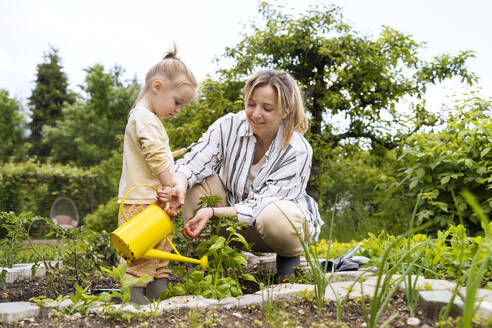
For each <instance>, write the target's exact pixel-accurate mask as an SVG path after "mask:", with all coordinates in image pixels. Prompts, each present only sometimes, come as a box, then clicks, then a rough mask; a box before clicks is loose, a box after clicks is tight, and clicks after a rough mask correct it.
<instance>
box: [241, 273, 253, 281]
mask: <svg viewBox="0 0 492 328" xmlns="http://www.w3.org/2000/svg"><path fill="white" fill-rule="evenodd" d="M241 277H243V279H244V280H246V281H253V282H257V281H256V278H255V276H253V275H252V274H249V273H243V274H242V275H241Z"/></svg>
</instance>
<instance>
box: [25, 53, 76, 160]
mask: <svg viewBox="0 0 492 328" xmlns="http://www.w3.org/2000/svg"><path fill="white" fill-rule="evenodd" d="M36 71H37V73H36V81H35V83H36V86H35V88H34V89H33V90H32V94H31V96H30V97H29V106H30V110H31V112H32V115H31V119H32V121H31V123H30V124H29V125H30V129H31V136H30V141H31V143H32V148H31V151H30V153H31V155H38V156H40V157H41V158H44V157H47V156H48V155H49V153H50V149H51V147H50V145H48V144H43V143H42V129H43V126H55V121H56V120H57V119H60V118H61V115H62V106H63V104H64V103H65V102H66V103H68V104H72V103H73V102H74V100H75V97H74V94H73V93H71V92H70V91H69V90H68V79H67V76H66V75H65V73H64V72H63V66H62V65H61V59H60V57H59V56H58V50H57V49H55V48H53V47H51V48H50V49H49V51H48V53H46V54H45V55H44V62H43V63H41V64H38V65H37V69H36Z"/></svg>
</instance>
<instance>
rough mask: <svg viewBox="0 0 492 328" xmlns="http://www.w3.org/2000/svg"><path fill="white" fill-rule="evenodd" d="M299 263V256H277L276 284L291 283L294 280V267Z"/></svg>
mask: <svg viewBox="0 0 492 328" xmlns="http://www.w3.org/2000/svg"><path fill="white" fill-rule="evenodd" d="M300 263H301V259H300V257H299V256H292V257H287V256H280V255H278V254H277V275H276V277H275V278H276V279H275V280H276V281H277V283H285V282H292V281H293V280H294V278H295V274H296V267H297V266H298V265H299V264H300Z"/></svg>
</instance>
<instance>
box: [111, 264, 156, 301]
mask: <svg viewBox="0 0 492 328" xmlns="http://www.w3.org/2000/svg"><path fill="white" fill-rule="evenodd" d="M127 268H128V265H127V264H126V262H125V263H123V264H120V265H119V266H117V267H113V268H112V269H108V268H104V267H103V268H101V270H102V271H103V272H104V273H105V274H106V275H107V276H109V277H112V278H114V279H115V280H116V281H118V282H119V283H120V289H119V290H115V291H112V292H111V293H110V296H111V297H117V298H119V299H120V300H121V303H123V304H126V303H128V302H129V301H130V297H131V293H130V288H132V287H134V286H136V285H143V284H145V283H146V282H147V281H149V280H150V279H151V278H150V277H149V276H148V275H143V276H142V277H140V278H138V279H135V278H133V277H131V276H129V275H127V274H126V270H127Z"/></svg>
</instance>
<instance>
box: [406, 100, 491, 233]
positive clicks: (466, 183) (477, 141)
mask: <svg viewBox="0 0 492 328" xmlns="http://www.w3.org/2000/svg"><path fill="white" fill-rule="evenodd" d="M456 107H457V108H456V110H455V111H456V114H453V113H451V114H450V118H449V119H448V122H447V125H446V126H445V128H444V129H442V130H441V131H437V132H434V131H431V132H428V133H422V134H419V135H415V136H414V137H412V138H411V139H409V141H408V145H407V146H406V147H405V148H404V149H403V150H402V154H401V156H400V158H399V160H400V161H402V165H403V167H404V169H403V171H402V172H401V177H402V180H401V184H402V185H403V186H404V187H405V189H406V190H407V193H408V196H409V197H417V196H418V195H420V196H421V197H422V206H421V208H420V209H419V211H418V213H417V216H416V220H417V224H420V223H421V222H424V221H426V220H429V219H432V218H434V217H435V218H437V219H438V220H439V224H440V226H441V227H447V226H449V225H451V224H458V223H460V224H463V225H465V227H467V228H468V229H470V231H472V232H473V233H475V232H477V231H480V219H479V218H478V217H477V216H476V215H474V214H473V209H472V207H471V206H470V205H469V204H468V203H467V202H466V200H465V198H464V196H463V195H462V194H460V193H458V191H459V190H461V189H463V188H464V189H467V190H470V191H472V192H473V193H474V194H475V195H476V197H477V201H478V203H479V204H480V206H481V208H482V209H483V211H484V212H485V214H487V213H489V212H490V211H491V209H492V189H491V185H492V178H491V173H492V164H491V163H492V151H491V150H492V147H491V146H490V140H491V138H492V120H491V118H490V108H491V105H490V102H489V101H487V100H482V99H477V98H470V99H466V100H464V101H463V103H462V104H459V105H457V106H456ZM470 107H471V109H469V108H470ZM461 221H463V222H461Z"/></svg>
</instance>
